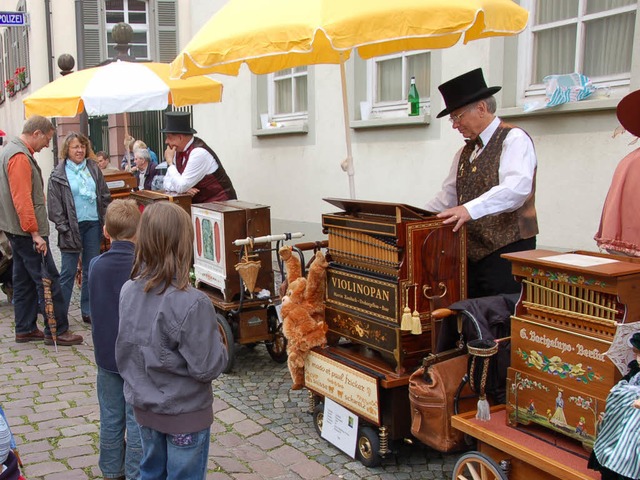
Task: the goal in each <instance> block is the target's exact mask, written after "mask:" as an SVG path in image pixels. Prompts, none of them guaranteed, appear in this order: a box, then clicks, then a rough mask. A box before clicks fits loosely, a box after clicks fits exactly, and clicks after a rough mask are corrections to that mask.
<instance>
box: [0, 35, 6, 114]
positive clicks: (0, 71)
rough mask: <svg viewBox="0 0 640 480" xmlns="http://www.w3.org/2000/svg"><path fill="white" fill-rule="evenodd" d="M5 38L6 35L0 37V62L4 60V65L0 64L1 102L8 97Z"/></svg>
mask: <svg viewBox="0 0 640 480" xmlns="http://www.w3.org/2000/svg"><path fill="white" fill-rule="evenodd" d="M5 36H6V32H5ZM4 39H5V37H4V36H2V37H0V62H2V65H0V103H2V102H4V101H5V99H6V95H5V88H4V79H5V78H6V74H5V66H6V65H7V50H6V48H5V41H4Z"/></svg>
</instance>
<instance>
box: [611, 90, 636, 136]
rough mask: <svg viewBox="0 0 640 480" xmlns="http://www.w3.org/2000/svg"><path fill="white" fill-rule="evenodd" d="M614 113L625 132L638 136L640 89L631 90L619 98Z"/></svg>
mask: <svg viewBox="0 0 640 480" xmlns="http://www.w3.org/2000/svg"><path fill="white" fill-rule="evenodd" d="M616 115H617V116H618V120H619V121H620V123H621V124H622V126H623V127H624V129H625V130H626V131H627V132H629V133H631V134H633V135H635V136H636V137H640V90H636V91H635V92H631V93H630V94H629V95H627V96H626V97H624V98H623V99H622V100H620V103H618V107H617V108H616Z"/></svg>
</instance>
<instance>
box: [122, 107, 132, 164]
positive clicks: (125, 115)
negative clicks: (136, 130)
mask: <svg viewBox="0 0 640 480" xmlns="http://www.w3.org/2000/svg"><path fill="white" fill-rule="evenodd" d="M122 116H123V119H124V122H123V123H124V138H125V140H126V138H127V137H128V136H129V114H128V113H127V112H123V113H122ZM124 156H125V157H126V158H127V166H126V167H125V171H127V172H130V171H131V161H130V160H129V152H128V151H127V152H124Z"/></svg>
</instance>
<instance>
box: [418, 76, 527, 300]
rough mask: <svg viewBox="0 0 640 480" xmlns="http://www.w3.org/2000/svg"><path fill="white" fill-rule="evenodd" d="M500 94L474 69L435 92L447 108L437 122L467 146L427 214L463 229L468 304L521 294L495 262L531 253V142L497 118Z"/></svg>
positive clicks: (506, 265) (507, 270) (507, 267)
mask: <svg viewBox="0 0 640 480" xmlns="http://www.w3.org/2000/svg"><path fill="white" fill-rule="evenodd" d="M500 88H501V87H487V84H486V82H485V80H484V76H483V74H482V69H480V68H477V69H475V70H471V71H470V72H467V73H465V74H463V75H460V76H459V77H456V78H454V79H452V80H449V81H448V82H445V83H443V84H442V85H440V86H439V87H438V89H439V90H440V93H441V94H442V97H443V99H444V102H445V105H446V107H447V108H445V109H444V110H443V111H441V112H440V113H439V114H438V118H441V117H444V116H445V115H449V121H450V122H451V124H452V127H453V128H455V129H456V130H458V131H459V132H460V133H461V134H462V136H463V137H464V138H465V145H464V146H463V147H462V148H460V150H458V152H457V153H456V155H455V157H454V160H453V164H452V166H451V170H450V171H449V175H448V176H447V178H446V179H445V180H444V182H443V184H442V190H441V191H440V192H439V193H438V194H437V195H436V196H435V197H434V198H433V199H432V200H430V201H429V202H427V204H426V206H425V208H426V209H427V210H429V211H432V212H439V213H438V217H439V218H443V219H445V220H444V223H445V224H454V227H453V231H454V232H455V231H458V230H459V229H460V227H462V225H464V224H467V260H468V269H467V270H468V276H467V278H468V297H469V298H477V297H484V296H489V295H498V294H500V293H517V292H519V291H520V285H519V284H518V283H517V282H516V281H515V280H514V278H513V275H512V274H511V264H510V262H509V261H507V260H505V259H503V258H501V257H500V255H501V254H503V253H507V252H517V251H522V250H531V249H534V248H535V247H536V235H537V234H538V221H537V217H536V209H535V185H536V168H537V160H536V154H535V150H534V148H533V142H532V141H531V138H530V137H529V135H528V134H527V133H526V132H524V131H523V130H521V129H519V128H515V127H513V126H512V125H508V124H506V123H504V122H503V121H502V120H500V119H499V118H498V117H496V115H495V112H496V108H497V107H496V100H495V97H494V96H493V95H494V94H495V93H496V92H498V91H499V90H500Z"/></svg>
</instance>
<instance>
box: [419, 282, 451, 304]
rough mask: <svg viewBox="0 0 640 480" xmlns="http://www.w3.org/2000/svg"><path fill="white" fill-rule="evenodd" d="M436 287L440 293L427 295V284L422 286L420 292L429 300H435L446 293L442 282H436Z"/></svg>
mask: <svg viewBox="0 0 640 480" xmlns="http://www.w3.org/2000/svg"><path fill="white" fill-rule="evenodd" d="M438 287H439V288H440V290H441V291H442V293H441V294H440V295H428V292H429V291H430V290H431V287H430V286H429V285H423V286H422V294H423V295H424V296H425V297H427V298H428V299H429V300H436V299H438V298H443V297H444V296H445V295H446V294H447V286H446V285H445V284H444V282H440V283H438Z"/></svg>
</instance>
